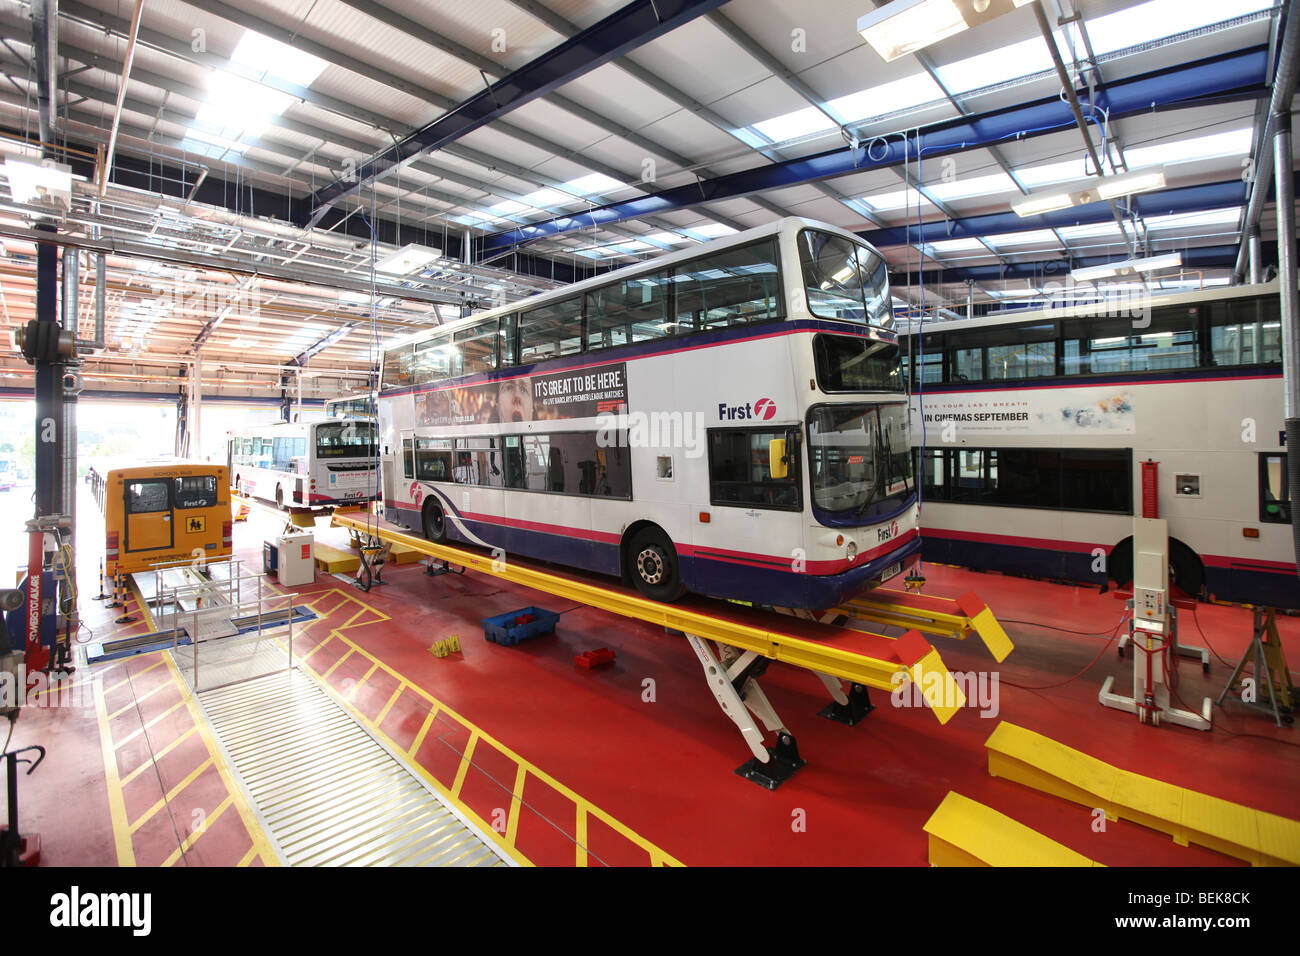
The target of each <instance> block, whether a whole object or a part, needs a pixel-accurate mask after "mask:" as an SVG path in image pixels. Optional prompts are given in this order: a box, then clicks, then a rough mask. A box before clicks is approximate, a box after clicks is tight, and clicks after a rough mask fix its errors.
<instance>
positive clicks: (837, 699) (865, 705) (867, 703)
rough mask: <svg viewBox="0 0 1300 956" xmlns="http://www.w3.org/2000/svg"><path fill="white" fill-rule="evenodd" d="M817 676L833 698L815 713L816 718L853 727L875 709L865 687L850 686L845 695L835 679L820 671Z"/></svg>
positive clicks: (860, 685)
mask: <svg viewBox="0 0 1300 956" xmlns="http://www.w3.org/2000/svg"><path fill="white" fill-rule="evenodd" d="M817 676H818V677H819V678H821V682H822V683H823V684H825V685H826V689H827V690H829V691H830V692H831V696H832V697H833V698H834V700H832V701H831V702H830V703H829V704H827V705H826V706H825V707H823V708H822V709H821V710H819V711H818V712H817V716H818V717H825V718H826V719H827V720H833V721H835V722H836V723H840V724H844V725H845V726H848V727H854V726H856V725H857V724H858V722H859V721H861V720H862V719H863V718H864V717H866V716H867V714H869V713H871V712H872V711H873V710H875V709H876V705H875V704H873V703H872V702H871V695H870V693H869V692H868V691H867V688H866V686H865V685H863V684H850V685H849V692H848V694H845V693H844V689H843V688H842V687H840V682H839V681H838V680H837V679H836V678H834V677H831V676H830V675H829V674H823V673H821V672H820V671H818V672H817Z"/></svg>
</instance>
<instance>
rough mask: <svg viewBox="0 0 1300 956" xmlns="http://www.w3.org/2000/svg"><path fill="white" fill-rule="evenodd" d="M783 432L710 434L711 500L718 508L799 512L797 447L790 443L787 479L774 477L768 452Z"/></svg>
mask: <svg viewBox="0 0 1300 956" xmlns="http://www.w3.org/2000/svg"><path fill="white" fill-rule="evenodd" d="M786 437H787V432H786V431H785V430H784V429H781V430H771V429H769V430H762V429H747V428H720V429H715V430H713V431H711V432H709V500H710V502H711V503H713V504H715V505H733V506H738V507H752V508H777V509H784V510H797V509H798V508H799V507H800V502H799V474H800V467H801V466H800V464H799V454H798V446H797V445H796V444H794V443H792V442H789V441H787V443H786V448H787V453H788V454H789V456H790V462H789V470H788V472H787V476H786V477H785V478H773V477H772V472H771V468H770V464H769V462H768V449H769V447H770V444H771V442H772V440H773V439H777V438H786Z"/></svg>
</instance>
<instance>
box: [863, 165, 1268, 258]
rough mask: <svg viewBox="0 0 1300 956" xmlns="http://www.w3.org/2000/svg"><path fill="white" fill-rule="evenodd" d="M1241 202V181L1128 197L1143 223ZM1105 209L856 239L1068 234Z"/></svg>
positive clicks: (881, 243) (988, 218)
mask: <svg viewBox="0 0 1300 956" xmlns="http://www.w3.org/2000/svg"><path fill="white" fill-rule="evenodd" d="M1245 201H1246V184H1245V183H1243V182H1242V181H1241V180H1240V179H1232V180H1228V181H1227V182H1221V183H1208V184H1206V185H1203V186H1182V187H1179V188H1176V189H1163V190H1160V191H1159V192H1151V193H1145V194H1143V195H1141V196H1135V197H1133V206H1134V207H1135V208H1136V209H1137V211H1138V212H1139V213H1140V214H1141V215H1142V216H1143V217H1144V218H1149V217H1151V216H1171V215H1174V214H1176V213H1184V212H1205V211H1207V210H1210V209H1226V208H1229V207H1232V206H1241V205H1243V204H1244V203H1245ZM1110 221H1111V215H1110V207H1109V206H1107V205H1106V204H1105V203H1089V204H1088V205H1086V206H1074V207H1071V208H1070V209H1058V210H1056V211H1055V212H1049V213H1043V214H1042V215H1038V216H1025V217H1024V218H1021V217H1020V216H1017V215H1016V214H1015V213H1014V212H995V213H989V214H987V215H983V216H965V217H963V218H961V219H937V220H934V221H931V222H927V223H923V224H922V225H920V226H915V225H914V226H912V227H911V229H910V231H909V230H908V228H907V227H906V226H891V227H889V228H887V229H869V230H865V231H863V232H859V233H858V235H859V236H861V237H862V238H863V239H865V240H867V241H868V242H869V243H871V244H872V245H873V246H876V247H877V248H885V247H888V246H901V245H906V244H907V243H908V242H909V241H910V242H911V243H913V244H919V243H922V242H925V243H931V242H943V241H944V240H945V239H964V238H979V239H982V238H984V237H985V236H998V235H1005V234H1007V233H1013V232H1031V231H1033V230H1037V229H1067V228H1069V227H1070V226H1085V225H1091V224H1093V223H1099V222H1110Z"/></svg>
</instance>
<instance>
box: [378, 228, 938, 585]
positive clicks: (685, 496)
mask: <svg viewBox="0 0 1300 956" xmlns="http://www.w3.org/2000/svg"><path fill="white" fill-rule="evenodd" d="M378 424H379V444H380V455H381V458H382V462H383V467H382V481H383V501H384V508H385V514H386V516H387V517H388V518H389V519H390V520H393V521H396V522H397V523H399V524H402V525H404V526H406V527H410V528H414V529H418V530H419V531H420V532H421V533H423V535H424V536H425V537H426V538H428V539H430V540H432V541H446V540H453V541H458V542H465V543H469V544H475V545H480V546H483V547H488V548H500V549H503V550H504V551H505V552H506V553H507V554H520V555H525V556H529V557H533V558H539V559H542V560H545V561H549V562H553V563H556V564H561V565H567V566H570V567H575V568H581V569H585V570H588V571H594V572H598V573H602V574H608V575H614V576H619V577H621V578H623V579H624V580H626V581H630V582H631V583H632V584H634V585H635V586H636V587H637V589H638V590H639V591H640V592H641V593H642V594H644V595H645V596H647V597H650V598H653V599H656V600H662V601H671V600H674V599H676V598H677V597H679V596H680V595H682V594H683V593H684V592H686V591H693V592H696V593H700V594H705V595H711V596H715V597H721V598H727V599H733V600H740V601H747V602H751V603H754V604H761V605H773V606H783V607H794V608H827V607H833V606H835V605H837V604H839V603H840V602H842V601H843V600H844V599H845V598H847V597H848V596H850V595H852V594H854V593H855V592H858V591H861V590H863V589H866V588H870V587H872V586H874V585H878V584H880V583H882V582H885V581H889V580H891V579H893V578H895V577H897V576H898V575H901V574H903V573H904V572H905V571H906V570H907V569H908V568H909V567H911V566H912V565H913V564H914V563H915V562H916V560H917V558H918V552H919V549H920V539H919V536H918V530H917V509H916V495H915V488H914V482H913V472H912V456H911V449H910V441H909V429H908V405H907V395H906V392H905V387H904V381H903V376H902V370H901V364H900V352H899V347H898V337H897V335H896V333H895V331H894V329H893V311H892V299H891V296H890V291H889V283H888V277H887V271H886V264H885V261H884V259H883V258H882V257H881V255H880V254H879V253H878V252H877V251H876V250H875V249H873V248H872V247H871V246H869V245H867V244H866V243H865V242H863V241H862V240H861V239H859V238H858V237H857V236H855V235H853V234H852V233H850V232H846V231H843V230H840V229H837V228H835V227H832V226H828V225H824V224H821V223H817V222H812V221H808V220H803V219H795V218H787V219H782V220H779V221H777V222H774V223H772V224H770V225H767V226H763V227H759V228H756V229H750V230H747V231H745V232H741V233H737V234H735V235H732V236H728V237H726V238H723V239H718V240H714V241H712V242H708V243H703V244H700V245H698V246H694V247H692V248H690V249H684V250H680V251H677V252H673V253H670V254H667V255H663V256H660V257H656V258H652V259H647V260H644V261H642V262H639V263H636V264H634V265H630V266H627V267H626V268H622V269H618V270H616V271H613V272H609V273H606V274H603V275H600V276H597V277H595V278H592V279H588V280H585V281H582V282H579V283H575V284H573V285H571V286H568V287H566V288H563V289H559V290H554V291H550V292H546V293H543V294H540V295H537V296H534V297H531V298H529V299H525V300H522V301H519V302H515V303H513V304H511V305H508V306H503V307H499V308H495V309H492V310H490V311H487V312H483V313H481V314H478V315H475V316H471V317H469V318H466V319H462V320H458V321H456V322H453V323H448V324H447V325H445V326H440V327H437V328H435V329H431V330H426V331H423V332H421V333H418V334H414V335H412V336H408V337H406V338H403V339H401V340H399V341H397V342H394V343H392V344H390V345H389V346H388V347H387V348H386V350H385V353H384V359H383V367H382V372H381V385H380V392H379V397H378Z"/></svg>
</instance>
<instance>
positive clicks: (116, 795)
mask: <svg viewBox="0 0 1300 956" xmlns="http://www.w3.org/2000/svg"><path fill="white" fill-rule="evenodd" d="M94 690H95V717H96V718H97V720H98V721H99V742H100V746H101V747H102V748H103V751H104V777H105V779H106V781H107V783H108V815H109V818H110V819H111V820H112V821H113V840H114V842H115V843H116V844H117V865H118V866H135V850H134V849H133V848H132V846H131V831H130V829H129V828H128V824H127V822H126V801H125V800H124V799H123V797H122V785H121V782H120V781H119V780H118V777H117V754H116V753H115V752H114V751H113V733H112V731H111V730H110V729H109V727H108V710H107V708H105V707H104V689H103V687H101V686H100V685H98V684H95V687H94Z"/></svg>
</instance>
